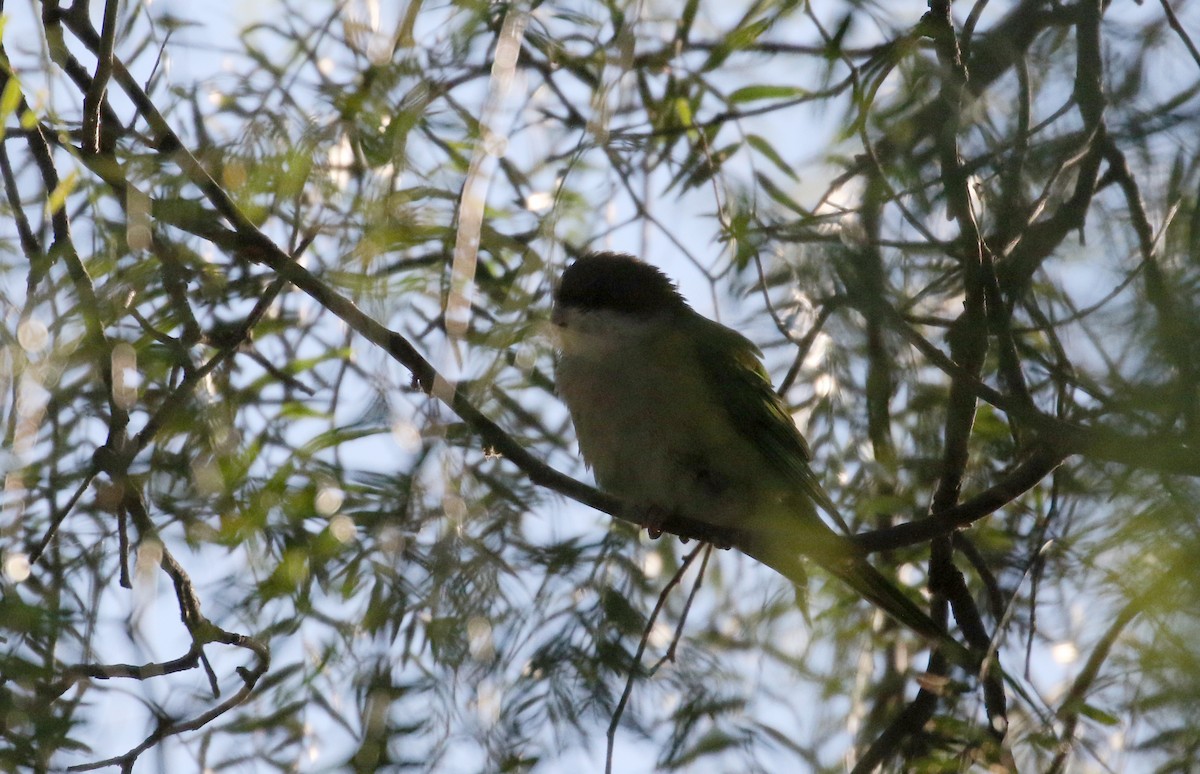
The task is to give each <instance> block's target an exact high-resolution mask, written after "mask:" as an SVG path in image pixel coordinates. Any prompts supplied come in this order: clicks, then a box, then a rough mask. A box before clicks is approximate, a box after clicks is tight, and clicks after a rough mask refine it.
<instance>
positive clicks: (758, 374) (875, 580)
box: [696, 315, 972, 665]
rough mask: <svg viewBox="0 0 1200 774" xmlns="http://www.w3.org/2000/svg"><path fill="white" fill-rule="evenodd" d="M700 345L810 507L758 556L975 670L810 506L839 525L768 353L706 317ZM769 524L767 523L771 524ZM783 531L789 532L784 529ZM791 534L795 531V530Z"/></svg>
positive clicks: (749, 430)
mask: <svg viewBox="0 0 1200 774" xmlns="http://www.w3.org/2000/svg"><path fill="white" fill-rule="evenodd" d="M696 318H697V319H699V320H702V321H703V322H702V323H700V325H701V326H702V327H701V330H700V331H699V332H698V333H699V335H698V336H697V337H696V341H697V346H698V347H699V349H700V351H699V352H698V353H697V354H698V355H699V360H700V363H701V368H702V369H703V371H704V375H705V379H706V382H707V383H708V384H710V385H713V388H714V389H715V390H716V391H717V395H716V398H717V400H718V401H719V402H720V404H721V405H722V406H724V407H725V410H726V411H727V412H728V413H729V415H730V417H731V419H732V420H733V424H734V425H735V426H736V427H737V429H738V431H739V433H741V435H742V436H743V437H744V438H746V440H747V441H749V442H750V443H751V444H752V445H754V446H755V448H757V449H758V450H759V451H760V452H761V453H762V454H763V456H764V457H765V458H766V459H767V461H768V462H769V464H771V465H772V466H773V467H774V468H775V470H776V471H777V472H778V473H780V474H782V475H783V476H784V477H785V479H786V480H788V481H790V482H793V483H794V484H795V486H796V487H797V490H798V492H799V493H801V494H802V495H804V496H805V497H807V498H808V500H809V503H796V502H794V500H795V499H799V498H793V502H791V503H788V505H791V506H793V507H792V508H791V509H790V510H792V511H795V513H794V514H792V519H794V520H793V521H792V525H794V526H795V527H796V528H797V530H798V534H796V536H795V537H796V540H795V542H793V541H791V540H788V539H786V538H782V536H780V537H781V538H782V539H779V540H772V539H770V537H768V540H767V541H766V542H765V543H763V544H760V545H759V546H757V547H756V548H757V549H758V550H756V551H755V553H756V554H758V555H759V556H760V558H761V559H763V560H765V561H766V562H767V564H769V565H771V566H773V567H775V568H776V569H778V570H780V571H782V572H783V573H784V574H785V575H786V576H788V577H800V576H801V575H802V572H803V569H802V567H801V566H800V563H799V557H798V556H797V555H796V554H797V550H799V551H802V552H803V553H804V554H805V555H806V556H809V557H810V558H811V559H812V560H814V561H816V562H817V563H818V564H820V565H821V566H822V567H824V568H825V569H826V570H827V571H828V572H829V573H830V574H832V575H834V576H836V577H838V578H840V579H841V580H842V581H843V582H845V583H846V584H847V585H848V586H850V587H851V588H853V589H854V590H855V591H857V592H858V593H859V594H861V595H863V596H864V597H865V598H866V599H868V600H869V601H870V602H872V603H873V604H875V605H877V606H878V607H879V608H880V609H882V610H883V611H884V612H886V613H888V614H889V615H891V616H892V617H893V618H895V619H896V620H897V621H899V622H900V623H901V624H903V625H905V626H907V627H909V628H910V629H912V630H913V631H915V632H917V633H918V634H921V635H923V636H925V637H928V638H930V639H931V640H933V641H935V642H939V643H941V644H942V645H943V647H945V648H947V650H948V651H949V653H950V655H951V656H952V657H953V658H955V660H956V661H959V662H960V663H963V664H964V665H966V663H968V662H970V661H971V660H972V659H971V656H970V655H969V654H968V653H967V652H966V650H965V649H964V648H963V647H962V645H961V644H959V643H958V642H957V641H955V640H954V639H953V638H951V637H950V636H949V635H948V634H947V633H946V631H945V629H943V628H942V627H941V626H939V625H938V624H937V623H935V622H934V621H933V619H932V618H930V617H929V615H928V614H926V613H925V611H924V610H922V609H921V608H920V607H919V606H918V605H917V604H916V603H915V602H914V601H913V600H912V598H911V597H909V596H908V595H907V594H906V593H904V592H903V591H902V590H901V589H899V588H898V587H897V586H896V585H895V584H894V583H892V582H891V581H890V580H888V579H887V578H886V577H884V576H883V575H882V574H881V573H880V572H879V571H878V570H876V569H875V568H874V567H873V566H872V565H871V564H870V563H869V562H868V561H867V559H866V557H864V556H863V555H862V553H861V552H860V551H859V550H858V549H857V547H856V546H855V545H854V544H853V543H851V542H850V541H849V540H847V539H845V538H843V537H840V536H839V535H837V534H836V533H835V532H834V531H833V530H832V529H830V528H829V527H828V526H827V525H826V524H825V523H824V522H823V521H821V519H820V518H819V517H818V516H817V515H816V512H815V510H813V509H812V507H811V504H810V503H815V504H817V505H819V506H821V507H822V508H823V509H825V510H826V511H827V512H828V513H830V515H831V516H834V517H835V518H839V520H840V517H838V516H837V512H836V510H835V508H834V506H833V503H832V501H831V500H830V499H829V496H828V495H827V494H826V493H825V491H824V490H823V489H822V488H821V485H820V482H818V480H817V477H816V475H815V474H814V473H813V471H812V467H811V466H810V465H809V461H810V460H811V459H812V453H811V452H810V451H809V448H808V444H807V443H806V442H805V441H804V436H802V435H801V434H800V431H799V430H798V429H797V428H796V424H795V422H794V421H793V420H792V417H791V415H790V414H789V413H788V410H787V407H786V406H785V405H784V402H783V400H782V399H781V398H780V397H779V396H778V395H777V394H776V393H775V390H774V388H772V386H771V380H770V377H769V376H768V374H767V371H766V368H764V367H763V364H762V359H761V358H762V352H761V351H760V350H759V348H758V347H757V346H755V345H754V343H753V342H751V341H750V340H749V339H747V338H746V337H745V336H742V335H741V334H740V333H738V332H737V331H734V330H731V329H729V328H726V327H725V326H723V325H721V324H719V323H716V322H713V321H712V320H708V319H706V318H704V317H701V316H700V315H696ZM769 519H770V517H768V523H770V521H769ZM776 526H779V527H782V528H784V529H786V526H787V525H785V524H781V523H778V522H777V523H776ZM789 531H792V530H789Z"/></svg>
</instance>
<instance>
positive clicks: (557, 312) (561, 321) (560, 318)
mask: <svg viewBox="0 0 1200 774" xmlns="http://www.w3.org/2000/svg"><path fill="white" fill-rule="evenodd" d="M550 322H552V323H553V324H554V325H555V326H557V327H559V328H564V327H566V325H567V312H566V310H564V309H563V308H562V307H560V306H555V307H554V309H553V310H551V312H550Z"/></svg>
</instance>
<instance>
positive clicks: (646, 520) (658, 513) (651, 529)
mask: <svg viewBox="0 0 1200 774" xmlns="http://www.w3.org/2000/svg"><path fill="white" fill-rule="evenodd" d="M638 511H639V513H638V517H639V518H638V523H639V524H641V525H642V526H643V527H645V528H646V534H647V535H649V536H650V539H651V540H658V539H659V538H660V537H662V534H663V522H665V521H666V520H667V515H668V514H667V511H665V510H664V509H662V508H660V507H658V506H657V505H646V506H642V507H641V508H639V509H638Z"/></svg>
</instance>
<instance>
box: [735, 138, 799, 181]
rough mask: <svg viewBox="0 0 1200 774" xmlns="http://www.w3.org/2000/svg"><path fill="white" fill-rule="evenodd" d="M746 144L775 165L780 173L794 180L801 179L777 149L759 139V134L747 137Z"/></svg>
mask: <svg viewBox="0 0 1200 774" xmlns="http://www.w3.org/2000/svg"><path fill="white" fill-rule="evenodd" d="M746 142H747V143H749V144H750V147H751V148H754V150H756V151H758V152H759V153H761V154H762V155H763V156H765V157H766V158H767V160H768V161H770V162H771V163H772V164H774V165H775V167H776V168H777V169H778V170H779V171H780V172H782V173H784V174H785V175H787V176H788V177H790V178H791V179H793V180H799V179H800V178H799V176H798V175H796V173H795V171H794V170H793V169H792V168H791V166H789V165H788V163H787V162H786V161H784V160H783V157H782V156H780V155H779V152H778V151H776V150H775V147H774V146H773V145H771V143H769V142H767V141H766V140H764V139H763V138H762V137H759V136H758V135H757V134H751V135H747V136H746Z"/></svg>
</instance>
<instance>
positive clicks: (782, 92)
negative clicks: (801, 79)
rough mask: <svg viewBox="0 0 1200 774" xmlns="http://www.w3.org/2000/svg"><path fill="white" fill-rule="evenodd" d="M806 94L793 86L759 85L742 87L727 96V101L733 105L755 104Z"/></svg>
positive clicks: (803, 90) (794, 97)
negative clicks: (765, 100) (758, 101)
mask: <svg viewBox="0 0 1200 774" xmlns="http://www.w3.org/2000/svg"><path fill="white" fill-rule="evenodd" d="M806 94H808V91H806V90H805V89H800V88H797V87H795V86H770V85H767V84H759V85H756V86H743V87H742V88H740V89H738V90H737V91H735V92H734V93H732V94H730V95H729V101H730V102H733V103H735V104H736V103H742V102H755V101H757V100H760V99H796V98H797V97H803V96H805V95H806Z"/></svg>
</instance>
